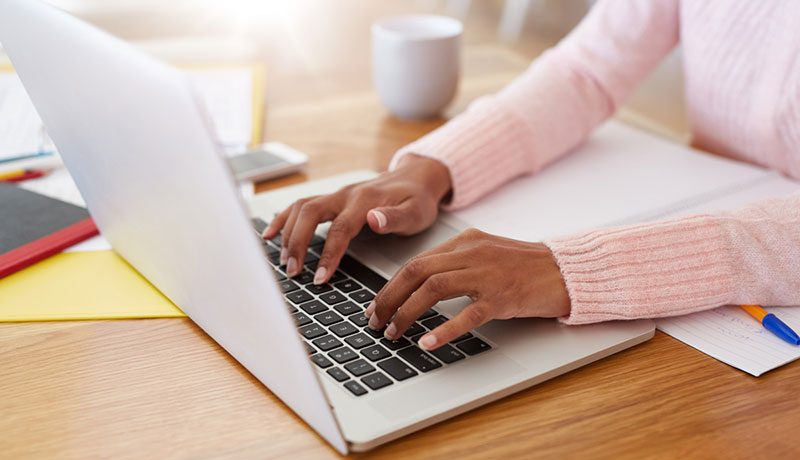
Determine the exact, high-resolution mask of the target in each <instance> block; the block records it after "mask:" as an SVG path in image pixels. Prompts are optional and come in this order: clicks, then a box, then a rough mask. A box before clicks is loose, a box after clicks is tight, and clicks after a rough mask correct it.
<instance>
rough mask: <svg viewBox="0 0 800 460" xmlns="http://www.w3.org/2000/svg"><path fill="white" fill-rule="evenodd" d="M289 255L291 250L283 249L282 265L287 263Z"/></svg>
mask: <svg viewBox="0 0 800 460" xmlns="http://www.w3.org/2000/svg"><path fill="white" fill-rule="evenodd" d="M287 257H289V250H288V249H286V248H283V249H281V265H286V258H287Z"/></svg>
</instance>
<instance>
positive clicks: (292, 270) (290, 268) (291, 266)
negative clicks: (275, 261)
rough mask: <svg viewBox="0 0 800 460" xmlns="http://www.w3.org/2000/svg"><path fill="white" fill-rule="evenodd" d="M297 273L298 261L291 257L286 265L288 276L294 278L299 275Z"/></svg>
mask: <svg viewBox="0 0 800 460" xmlns="http://www.w3.org/2000/svg"><path fill="white" fill-rule="evenodd" d="M296 272H297V259H295V258H294V257H290V258H289V263H288V264H286V274H287V275H289V277H292V276H295V275H297V273H296Z"/></svg>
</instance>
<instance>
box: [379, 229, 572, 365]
mask: <svg viewBox="0 0 800 460" xmlns="http://www.w3.org/2000/svg"><path fill="white" fill-rule="evenodd" d="M462 296H467V297H469V298H470V299H472V302H473V303H472V304H471V305H469V306H467V307H466V308H464V309H463V310H462V311H461V312H459V313H458V314H457V315H456V316H455V317H453V318H451V319H450V320H448V321H447V322H446V323H444V324H442V325H441V326H439V327H437V328H436V329H434V330H433V331H431V332H429V333H427V334H425V335H424V336H423V337H422V338H421V339H420V340H419V345H420V347H421V348H423V349H426V350H432V349H434V348H437V347H439V346H441V345H443V344H446V343H448V342H450V341H451V340H453V339H455V338H456V337H458V336H460V335H462V334H465V333H467V332H469V331H470V330H472V329H475V328H476V327H478V326H480V325H482V324H484V323H486V322H488V321H489V320H492V319H508V318H516V317H533V316H535V317H545V318H551V317H559V316H567V315H569V312H570V300H569V295H568V294H567V289H566V286H565V284H564V279H563V278H562V276H561V271H560V270H559V268H558V265H557V264H556V261H555V259H554V258H553V254H552V252H550V249H548V248H547V246H545V245H543V244H541V243H528V242H524V241H517V240H512V239H508V238H501V237H498V236H494V235H489V234H487V233H484V232H481V231H478V230H475V229H470V230H467V231H465V232H464V233H462V234H460V235H458V236H457V237H455V238H452V239H450V240H449V241H446V242H445V243H443V244H441V245H439V246H437V247H435V248H433V249H431V250H429V251H426V252H423V253H422V254H420V255H418V256H416V257H414V258H412V259H411V260H409V261H408V262H407V263H406V264H405V265H403V267H401V268H400V270H399V271H398V272H397V273H396V274H395V275H394V277H392V279H391V280H389V282H388V283H386V285H385V286H384V287H383V289H381V291H380V292H379V293H378V295H377V296H375V299H374V301H373V302H372V304H370V306H369V307H368V308H367V311H366V315H367V316H368V317H369V318H370V321H369V326H370V327H371V328H373V329H380V328H382V327H384V326H386V323H387V322H388V321H389V320H390V319H391V323H390V324H389V325H388V326H387V327H386V331H385V336H386V338H388V339H390V340H395V339H397V338H399V337H401V336H402V335H403V333H404V332H405V331H406V329H408V327H409V326H410V325H411V324H412V323H413V322H414V321H415V320H416V319H417V318H418V317H419V316H420V315H422V314H423V313H424V312H425V311H427V310H428V309H429V308H431V307H433V306H434V305H435V304H436V303H437V302H439V301H440V300H447V299H452V298H456V297H462ZM393 315H394V317H392V316H393Z"/></svg>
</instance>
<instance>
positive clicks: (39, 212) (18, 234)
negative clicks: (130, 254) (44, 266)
mask: <svg viewBox="0 0 800 460" xmlns="http://www.w3.org/2000/svg"><path fill="white" fill-rule="evenodd" d="M0 216H2V218H1V219H0V278H2V277H4V276H6V275H9V274H11V273H14V272H15V271H17V270H20V269H22V268H25V267H27V266H28V265H31V264H33V263H35V262H38V261H40V260H42V259H44V258H46V257H49V256H51V255H53V254H56V253H58V252H61V251H62V250H63V249H65V248H67V247H69V246H72V245H73V244H76V243H78V242H80V241H83V240H85V239H87V238H89V237H91V236H94V235H97V227H95V225H94V222H93V221H92V219H91V218H90V217H89V212H88V211H86V209H83V208H81V207H78V206H75V205H72V204H69V203H65V202H63V201H59V200H55V199H53V198H48V197H46V196H43V195H39V194H38V193H34V192H30V191H28V190H23V189H21V188H18V187H16V186H13V185H10V184H0Z"/></svg>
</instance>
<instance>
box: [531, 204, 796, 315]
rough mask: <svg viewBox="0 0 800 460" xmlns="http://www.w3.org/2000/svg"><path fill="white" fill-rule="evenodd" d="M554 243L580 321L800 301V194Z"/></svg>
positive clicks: (574, 310)
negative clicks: (727, 210)
mask: <svg viewBox="0 0 800 460" xmlns="http://www.w3.org/2000/svg"><path fill="white" fill-rule="evenodd" d="M545 244H546V245H547V246H548V247H550V249H551V250H552V251H553V254H554V257H555V258H556V261H557V263H558V265H559V267H560V269H561V272H562V275H563V277H564V280H565V283H566V286H567V291H568V292H569V296H570V300H571V306H572V311H571V314H570V316H569V318H567V319H566V320H565V321H566V322H567V323H570V324H582V323H591V322H597V321H605V320H613V319H635V318H645V317H663V316H674V315H680V314H685V313H691V312H695V311H701V310H705V309H710V308H715V307H718V306H721V305H727V304H763V305H800V194H794V195H791V196H789V197H786V198H782V199H776V200H767V201H763V202H758V203H754V204H752V205H750V206H747V207H744V208H742V209H739V210H735V211H730V212H724V213H717V214H710V215H700V216H693V217H688V218H682V219H676V220H670V221H666V222H658V223H650V224H643V225H635V226H626V227H620V228H613V229H601V230H596V231H592V232H587V233H583V234H579V235H573V236H569V237H565V238H557V239H553V240H550V241H546V242H545Z"/></svg>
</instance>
